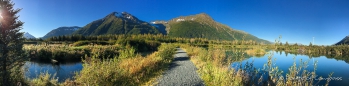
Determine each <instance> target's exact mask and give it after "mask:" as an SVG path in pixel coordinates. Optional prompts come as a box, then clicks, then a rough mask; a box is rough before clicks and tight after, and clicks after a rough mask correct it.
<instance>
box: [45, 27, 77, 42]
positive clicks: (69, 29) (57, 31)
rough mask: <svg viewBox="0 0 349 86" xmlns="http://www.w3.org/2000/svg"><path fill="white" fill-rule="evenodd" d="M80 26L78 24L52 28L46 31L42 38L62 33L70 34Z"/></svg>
mask: <svg viewBox="0 0 349 86" xmlns="http://www.w3.org/2000/svg"><path fill="white" fill-rule="evenodd" d="M79 28H81V27H78V26H71V27H59V28H57V29H54V30H52V31H50V32H49V33H47V34H46V35H45V36H44V37H42V38H43V39H47V38H50V37H53V36H63V35H70V34H72V33H73V32H75V31H76V30H78V29H79Z"/></svg>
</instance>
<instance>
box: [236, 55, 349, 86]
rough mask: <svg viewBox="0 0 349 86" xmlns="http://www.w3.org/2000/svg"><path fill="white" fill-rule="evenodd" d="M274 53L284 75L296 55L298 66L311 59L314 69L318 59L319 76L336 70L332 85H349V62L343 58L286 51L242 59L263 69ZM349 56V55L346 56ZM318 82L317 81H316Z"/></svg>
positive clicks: (322, 82) (322, 83) (309, 65)
mask: <svg viewBox="0 0 349 86" xmlns="http://www.w3.org/2000/svg"><path fill="white" fill-rule="evenodd" d="M271 54H273V58H276V61H273V63H275V65H276V66H278V67H279V69H280V70H282V71H284V76H285V74H286V73H287V72H288V68H289V67H291V66H292V65H293V62H294V59H293V57H295V61H296V63H297V66H298V65H299V62H300V59H302V61H309V63H308V68H307V70H308V71H313V68H314V65H313V63H314V62H315V61H318V63H317V70H316V74H317V75H318V76H322V77H323V78H327V77H328V74H330V73H331V72H334V73H333V75H332V77H333V78H336V79H337V80H332V81H330V84H329V85H331V86H349V64H348V63H347V62H345V61H343V60H337V59H334V58H332V57H331V58H327V57H326V56H320V57H312V58H310V57H309V56H306V55H294V54H287V55H286V54H285V53H284V52H282V53H280V52H272V51H271V52H270V54H266V55H264V56H262V57H247V58H246V59H245V60H243V61H242V64H245V63H246V62H249V63H251V62H253V65H254V67H256V68H259V69H263V65H264V64H265V63H267V61H268V56H269V55H271ZM344 58H349V57H344ZM238 64H239V63H237V62H236V63H233V64H232V66H233V67H236V66H237V65H238ZM315 82H317V81H315ZM325 83H326V81H324V80H321V82H320V84H319V85H324V84H325Z"/></svg>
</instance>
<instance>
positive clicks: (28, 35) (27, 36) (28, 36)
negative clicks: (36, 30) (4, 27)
mask: <svg viewBox="0 0 349 86" xmlns="http://www.w3.org/2000/svg"><path fill="white" fill-rule="evenodd" d="M23 36H24V38H26V39H35V37H34V36H33V35H31V34H29V33H28V32H25V33H24V34H23Z"/></svg>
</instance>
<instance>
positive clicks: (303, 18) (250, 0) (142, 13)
mask: <svg viewBox="0 0 349 86" xmlns="http://www.w3.org/2000/svg"><path fill="white" fill-rule="evenodd" d="M13 2H14V3H15V8H23V9H22V11H21V12H20V13H19V15H20V17H19V19H20V20H21V21H23V22H25V24H24V26H23V30H22V31H23V32H29V33H30V34H32V35H34V36H35V37H42V36H44V35H45V34H46V33H48V32H49V31H51V30H52V29H56V28H58V27H61V26H81V27H82V26H85V25H86V24H88V23H90V22H92V21H94V20H97V19H100V18H103V17H105V16H106V15H107V14H109V13H111V12H113V11H116V12H124V11H125V12H128V13H131V14H132V15H134V16H136V17H138V18H139V19H141V20H143V21H148V22H150V21H152V20H170V19H172V18H175V17H178V16H187V15H194V14H198V13H207V14H208V15H210V16H211V17H212V18H213V19H214V20H216V21H217V22H220V23H223V24H226V25H228V26H230V27H232V28H233V29H238V30H243V31H245V32H248V33H250V34H252V35H255V36H257V37H259V38H262V39H266V40H269V41H272V42H274V40H275V39H276V38H278V37H279V35H282V42H285V41H288V42H289V43H302V44H306V45H308V44H309V43H310V42H312V39H313V37H315V44H318V45H331V44H334V43H336V42H338V41H340V40H341V39H343V38H344V37H345V36H348V35H349V1H348V0H13Z"/></svg>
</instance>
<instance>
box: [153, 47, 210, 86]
mask: <svg viewBox="0 0 349 86" xmlns="http://www.w3.org/2000/svg"><path fill="white" fill-rule="evenodd" d="M176 52H177V54H175V55H174V56H175V57H174V60H173V62H172V63H171V64H170V68H169V69H168V70H167V71H165V73H164V74H163V75H162V76H161V78H159V79H158V80H157V82H158V84H157V85H156V86H204V82H203V81H202V80H201V79H200V77H199V75H198V73H197V72H196V70H197V69H196V67H195V66H194V64H193V63H192V62H191V61H190V60H189V57H188V55H187V53H186V52H185V51H184V50H182V49H180V48H177V51H176Z"/></svg>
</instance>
